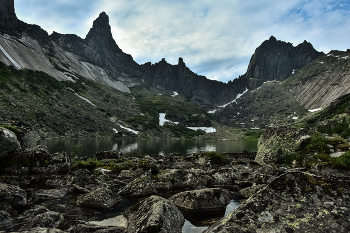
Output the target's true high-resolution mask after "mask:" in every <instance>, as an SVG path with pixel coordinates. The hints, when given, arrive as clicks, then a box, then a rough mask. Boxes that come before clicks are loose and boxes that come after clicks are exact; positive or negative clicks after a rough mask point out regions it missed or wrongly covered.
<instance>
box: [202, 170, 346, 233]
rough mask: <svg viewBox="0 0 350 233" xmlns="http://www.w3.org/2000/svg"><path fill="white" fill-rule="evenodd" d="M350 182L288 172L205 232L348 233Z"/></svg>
mask: <svg viewBox="0 0 350 233" xmlns="http://www.w3.org/2000/svg"><path fill="white" fill-rule="evenodd" d="M349 182H350V180H349V179H347V178H338V177H337V178H335V177H331V176H330V177H319V176H315V175H312V174H309V173H303V172H298V171H290V172H287V173H285V174H283V175H281V176H279V177H277V178H276V179H274V180H273V181H272V182H271V183H269V184H268V185H267V186H266V188H264V189H263V190H261V191H260V192H259V193H257V194H256V195H254V196H252V197H251V198H249V199H247V200H246V201H244V202H243V203H241V204H240V205H239V206H238V207H237V209H235V210H234V211H232V212H231V213H229V214H228V215H227V216H226V217H224V218H223V219H221V220H220V221H218V222H216V223H215V224H213V225H212V226H210V227H209V228H208V229H207V230H206V231H204V232H205V233H209V232H348V231H349V230H350V221H349V219H348V216H349V214H350V210H349V208H348V207H349V204H350V197H349V194H350V190H349V187H350V186H349V184H350V183H349Z"/></svg>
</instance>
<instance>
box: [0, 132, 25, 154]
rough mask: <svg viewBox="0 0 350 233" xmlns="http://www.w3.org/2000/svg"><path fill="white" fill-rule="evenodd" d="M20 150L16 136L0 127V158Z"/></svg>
mask: <svg viewBox="0 0 350 233" xmlns="http://www.w3.org/2000/svg"><path fill="white" fill-rule="evenodd" d="M18 148H21V146H20V144H19V141H18V140H17V137H16V134H15V133H14V132H12V131H10V130H8V129H5V128H2V127H0V158H3V157H7V156H8V154H9V153H10V152H13V151H15V150H16V149H18Z"/></svg>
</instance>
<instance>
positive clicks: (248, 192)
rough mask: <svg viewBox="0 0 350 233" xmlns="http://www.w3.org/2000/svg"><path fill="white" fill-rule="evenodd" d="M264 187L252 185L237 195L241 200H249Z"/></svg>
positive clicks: (262, 185)
mask: <svg viewBox="0 0 350 233" xmlns="http://www.w3.org/2000/svg"><path fill="white" fill-rule="evenodd" d="M265 186H266V185H264V184H261V185H254V186H251V187H248V188H244V189H241V190H239V195H240V196H241V197H243V198H250V197H251V196H253V195H254V194H255V193H257V192H258V191H260V190H261V189H262V188H264V187H265Z"/></svg>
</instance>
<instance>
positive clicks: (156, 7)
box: [15, 0, 350, 82]
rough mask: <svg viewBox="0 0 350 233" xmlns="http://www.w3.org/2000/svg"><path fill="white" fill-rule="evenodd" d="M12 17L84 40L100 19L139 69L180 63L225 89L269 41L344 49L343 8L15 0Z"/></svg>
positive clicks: (231, 0)
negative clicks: (149, 64)
mask: <svg viewBox="0 0 350 233" xmlns="http://www.w3.org/2000/svg"><path fill="white" fill-rule="evenodd" d="M15 9H16V13H17V17H18V18H19V19H21V20H22V21H24V22H27V23H30V24H38V25H40V26H41V27H42V28H43V29H45V30H46V31H48V32H49V33H50V34H51V33H52V32H53V31H56V32H59V33H63V34H77V35H78V36H80V37H82V38H85V36H86V34H87V33H88V31H89V29H90V28H91V26H92V23H93V20H94V19H96V18H97V17H98V15H99V13H101V12H102V11H105V12H106V13H107V14H108V15H109V19H110V25H111V27H112V33H113V37H114V39H115V41H116V42H117V44H118V45H119V47H120V48H121V49H122V50H123V51H124V52H126V53H129V54H131V55H132V56H133V58H134V60H135V61H136V62H138V63H139V64H143V63H145V62H148V61H150V62H152V63H155V62H158V61H160V60H161V59H162V58H165V59H166V61H167V62H169V63H171V64H177V61H178V58H179V57H182V58H183V59H184V62H185V63H186V65H187V66H188V67H189V68H190V69H191V70H192V71H194V72H195V73H197V74H201V75H205V76H207V78H210V79H215V80H219V81H223V82H227V81H229V80H232V79H234V78H237V77H238V76H239V75H242V74H244V73H245V72H246V70H247V67H248V64H249V60H250V57H251V56H252V54H253V53H254V51H255V49H256V48H257V47H258V46H259V45H260V44H261V43H262V42H263V41H264V40H267V39H269V37H270V36H271V35H273V36H275V37H276V38H277V39H278V40H282V41H287V42H291V43H293V45H294V46H296V45H298V44H300V43H302V42H303V41H304V40H307V41H308V42H311V43H312V44H313V46H314V47H315V49H317V50H318V51H323V52H325V53H328V52H329V51H330V50H332V49H336V50H346V49H348V48H349V49H350V3H349V1H348V0H338V1H334V0H281V1H275V0H248V1H242V0H220V1H216V0H93V1H92V0H74V1H72V0H53V1H47V0H15Z"/></svg>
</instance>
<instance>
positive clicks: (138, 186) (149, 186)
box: [119, 175, 157, 198]
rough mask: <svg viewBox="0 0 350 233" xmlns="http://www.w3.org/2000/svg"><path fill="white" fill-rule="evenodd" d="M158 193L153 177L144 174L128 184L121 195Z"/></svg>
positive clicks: (142, 195) (135, 195)
mask: <svg viewBox="0 0 350 233" xmlns="http://www.w3.org/2000/svg"><path fill="white" fill-rule="evenodd" d="M155 193H157V190H156V188H155V185H154V183H153V181H152V180H151V178H150V177H149V176H147V175H142V176H140V177H139V178H137V179H135V180H133V181H132V182H130V183H129V184H127V185H126V186H125V187H124V188H123V189H122V190H121V191H120V192H119V194H120V195H124V196H130V197H134V198H137V197H144V196H150V195H152V194H155Z"/></svg>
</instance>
